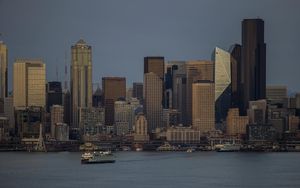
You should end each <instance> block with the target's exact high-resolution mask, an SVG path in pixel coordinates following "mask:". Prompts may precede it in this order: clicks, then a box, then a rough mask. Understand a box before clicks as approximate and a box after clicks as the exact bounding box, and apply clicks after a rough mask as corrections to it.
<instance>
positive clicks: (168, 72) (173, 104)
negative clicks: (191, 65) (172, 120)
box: [164, 61, 185, 109]
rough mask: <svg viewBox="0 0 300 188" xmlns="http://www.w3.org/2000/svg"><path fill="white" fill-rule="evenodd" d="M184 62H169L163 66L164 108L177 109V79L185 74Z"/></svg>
mask: <svg viewBox="0 0 300 188" xmlns="http://www.w3.org/2000/svg"><path fill="white" fill-rule="evenodd" d="M184 65H185V61H169V62H167V64H165V93H164V101H165V102H164V108H166V109H168V108H170V109H172V108H177V99H178V97H177V93H178V91H177V89H178V88H177V87H176V86H177V82H176V81H178V80H177V78H178V76H179V75H182V74H184V72H185V67H184Z"/></svg>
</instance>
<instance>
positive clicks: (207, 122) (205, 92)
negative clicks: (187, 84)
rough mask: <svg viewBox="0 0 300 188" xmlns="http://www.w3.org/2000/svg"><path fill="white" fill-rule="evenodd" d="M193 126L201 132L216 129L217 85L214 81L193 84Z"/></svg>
mask: <svg viewBox="0 0 300 188" xmlns="http://www.w3.org/2000/svg"><path fill="white" fill-rule="evenodd" d="M192 92H193V93H192V94H193V95H192V117H193V118H192V120H193V124H192V127H193V129H195V130H199V131H200V132H201V134H203V133H205V132H209V131H212V130H214V129H215V86H214V83H213V82H212V81H198V82H195V83H193V85H192Z"/></svg>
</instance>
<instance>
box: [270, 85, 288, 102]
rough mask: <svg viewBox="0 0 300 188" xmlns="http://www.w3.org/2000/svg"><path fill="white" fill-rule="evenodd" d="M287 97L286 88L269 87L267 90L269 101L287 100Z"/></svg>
mask: <svg viewBox="0 0 300 188" xmlns="http://www.w3.org/2000/svg"><path fill="white" fill-rule="evenodd" d="M287 97H288V96H287V87H286V86H274V85H272V86H270V85H269V86H267V88H266V98H267V99H268V100H274V99H286V98H287Z"/></svg>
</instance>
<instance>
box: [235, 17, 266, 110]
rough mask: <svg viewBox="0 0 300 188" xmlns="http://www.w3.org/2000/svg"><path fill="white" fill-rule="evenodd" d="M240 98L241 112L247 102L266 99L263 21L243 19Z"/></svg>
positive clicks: (246, 105)
mask: <svg viewBox="0 0 300 188" xmlns="http://www.w3.org/2000/svg"><path fill="white" fill-rule="evenodd" d="M241 68H242V85H243V90H242V92H243V93H242V96H243V111H242V113H244V114H245V113H246V110H247V108H248V105H249V104H248V103H249V101H255V100H259V99H265V97H266V44H265V42H264V21H263V20H262V19H245V20H243V22H242V67H241Z"/></svg>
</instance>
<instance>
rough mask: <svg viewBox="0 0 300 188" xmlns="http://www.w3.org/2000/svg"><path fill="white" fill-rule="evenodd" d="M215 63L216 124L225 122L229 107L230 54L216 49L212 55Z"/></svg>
mask: <svg viewBox="0 0 300 188" xmlns="http://www.w3.org/2000/svg"><path fill="white" fill-rule="evenodd" d="M213 61H214V62H215V103H216V122H222V121H225V120H226V116H227V112H228V109H229V108H230V106H231V91H232V90H231V62H230V53H228V52H227V51H225V50H222V49H221V48H218V47H216V48H215V50H214V53H213Z"/></svg>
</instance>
